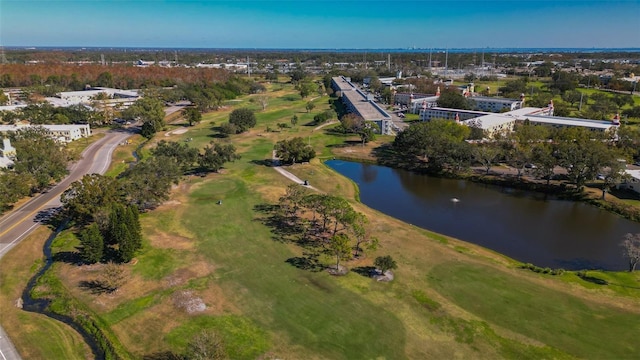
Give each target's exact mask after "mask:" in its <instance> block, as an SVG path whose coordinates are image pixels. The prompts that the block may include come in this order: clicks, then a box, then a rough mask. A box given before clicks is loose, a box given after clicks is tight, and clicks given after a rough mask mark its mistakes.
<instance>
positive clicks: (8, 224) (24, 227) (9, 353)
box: [0, 130, 131, 360]
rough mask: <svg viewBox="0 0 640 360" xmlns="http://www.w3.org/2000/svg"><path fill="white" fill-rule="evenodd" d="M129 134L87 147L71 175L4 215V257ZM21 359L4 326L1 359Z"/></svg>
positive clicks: (0, 252)
mask: <svg viewBox="0 0 640 360" xmlns="http://www.w3.org/2000/svg"><path fill="white" fill-rule="evenodd" d="M129 136H131V132H128V131H126V130H123V131H110V132H108V133H107V134H106V135H105V137H103V138H102V139H100V140H98V141H96V142H95V143H93V144H91V145H89V147H87V149H85V151H84V152H83V153H82V156H81V159H80V160H79V161H78V162H76V163H75V164H73V165H72V166H71V167H70V168H69V176H67V177H66V178H65V179H64V180H62V181H61V182H60V183H59V184H57V185H56V186H54V187H52V188H51V189H49V190H48V191H47V192H46V193H44V194H41V195H39V196H36V197H34V198H33V199H31V200H29V201H28V202H27V203H25V204H24V205H22V206H20V207H19V208H17V209H15V210H13V211H12V212H10V213H9V214H7V215H5V216H4V217H2V218H0V258H2V257H3V256H4V255H5V254H6V253H7V252H8V251H9V250H10V249H11V248H12V247H14V246H15V245H16V244H18V243H19V242H20V241H22V239H24V238H25V237H26V236H27V235H28V234H29V233H30V232H32V231H33V230H35V229H36V228H37V227H38V226H39V225H40V224H41V221H42V218H43V217H44V216H46V215H47V214H49V213H51V212H52V211H55V210H56V209H57V208H58V207H59V206H60V194H62V192H63V191H64V190H66V189H67V188H68V187H69V185H70V184H71V183H72V182H74V181H76V180H78V179H80V178H81V177H82V176H83V175H85V174H91V173H98V174H104V173H105V172H106V171H107V169H108V168H109V164H111V154H112V153H113V150H115V148H116V147H117V146H118V144H120V143H121V142H123V141H124V140H125V139H126V138H127V137H129ZM80 141H82V140H80ZM19 359H21V358H20V356H19V355H18V353H17V351H16V350H15V348H14V347H13V344H11V341H10V340H9V338H8V337H7V335H6V334H5V332H4V330H3V329H2V328H1V327H0V360H19Z"/></svg>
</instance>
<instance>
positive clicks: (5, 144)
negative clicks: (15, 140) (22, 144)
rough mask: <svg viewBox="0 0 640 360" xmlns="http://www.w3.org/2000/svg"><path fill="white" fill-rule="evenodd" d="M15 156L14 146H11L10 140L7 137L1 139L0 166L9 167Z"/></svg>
mask: <svg viewBox="0 0 640 360" xmlns="http://www.w3.org/2000/svg"><path fill="white" fill-rule="evenodd" d="M15 158H16V148H14V147H13V146H11V142H10V141H9V139H7V138H3V139H2V149H0V168H9V167H12V166H13V160H14V159H15Z"/></svg>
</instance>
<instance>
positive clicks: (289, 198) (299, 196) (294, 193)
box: [279, 184, 309, 219]
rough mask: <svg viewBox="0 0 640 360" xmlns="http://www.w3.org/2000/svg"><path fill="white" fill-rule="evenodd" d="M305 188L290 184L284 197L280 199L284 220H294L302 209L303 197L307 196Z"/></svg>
mask: <svg viewBox="0 0 640 360" xmlns="http://www.w3.org/2000/svg"><path fill="white" fill-rule="evenodd" d="M308 192H309V191H308V190H307V188H305V187H304V186H301V185H300V184H290V185H289V186H287V190H286V192H285V194H284V196H282V197H280V202H279V204H280V208H281V209H282V210H283V211H284V215H285V217H286V218H290V219H295V218H296V217H297V216H298V211H300V209H301V208H302V205H303V203H304V199H305V196H307V194H308Z"/></svg>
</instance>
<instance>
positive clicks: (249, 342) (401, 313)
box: [0, 84, 640, 359]
mask: <svg viewBox="0 0 640 360" xmlns="http://www.w3.org/2000/svg"><path fill="white" fill-rule="evenodd" d="M270 86H271V87H272V89H273V88H276V87H277V89H278V90H277V91H274V92H269V95H270V96H271V100H270V102H269V105H268V107H267V109H266V110H265V111H258V112H257V114H256V115H257V119H258V125H257V126H256V127H255V128H254V129H252V130H251V131H249V132H248V133H245V134H241V135H237V136H233V137H231V138H230V139H220V138H218V137H217V136H216V132H215V131H214V130H213V129H214V128H215V127H216V126H219V125H220V124H221V123H222V122H224V121H226V120H227V118H228V114H229V112H230V111H231V110H232V109H233V108H237V107H241V106H249V107H252V108H254V109H258V107H257V105H256V104H255V103H253V102H251V101H250V98H251V97H250V96H249V97H246V98H242V99H239V100H240V101H234V102H233V103H229V104H228V106H226V107H225V108H223V109H220V110H219V111H217V112H212V113H209V114H206V115H205V116H204V119H203V121H202V123H200V124H198V125H197V126H194V127H188V128H186V130H187V131H186V132H184V133H178V132H176V131H175V130H178V129H184V127H183V125H172V126H168V128H167V131H166V132H163V133H161V134H158V135H157V136H156V138H154V140H153V141H152V142H150V143H149V144H148V145H147V146H151V144H153V143H154V142H155V141H159V140H162V139H166V140H174V141H184V140H185V139H188V138H191V139H192V140H191V141H190V142H189V143H190V144H191V145H192V146H197V147H201V146H204V145H205V144H207V143H209V142H210V141H223V142H226V141H231V142H232V143H233V144H234V145H236V147H237V148H238V150H239V152H240V154H241V155H242V158H241V159H240V160H238V161H236V162H235V163H232V164H229V165H228V166H227V167H226V168H225V169H223V171H222V172H221V173H217V174H209V175H207V176H206V177H204V178H201V177H189V178H186V179H185V180H184V181H183V182H181V183H180V185H178V186H176V187H175V189H174V191H173V194H172V197H171V199H170V200H169V201H168V202H167V203H165V204H164V205H162V206H161V207H160V208H158V209H156V210H154V211H152V212H149V213H146V214H143V215H142V218H141V220H142V224H143V232H144V236H145V244H144V248H143V250H142V251H141V252H140V254H139V255H138V256H137V258H136V260H137V261H134V262H132V263H130V264H127V265H126V271H127V273H128V274H129V280H128V282H127V283H126V284H125V285H124V286H123V287H122V288H121V289H120V290H119V291H118V292H116V293H114V294H104V293H101V294H96V293H94V292H91V291H89V290H87V289H86V288H82V287H80V286H78V284H79V283H80V282H81V281H89V280H91V279H94V278H95V276H97V273H98V272H99V265H94V266H76V265H74V264H67V263H59V264H56V267H55V271H56V273H57V274H58V276H59V277H60V278H61V279H62V280H63V283H64V284H65V287H66V288H67V289H68V291H69V292H70V294H71V296H73V297H74V298H75V299H77V300H79V301H81V302H82V303H84V304H86V306H88V307H90V308H91V310H92V311H93V312H95V313H96V314H98V315H99V316H100V318H101V319H102V320H103V321H104V323H105V324H107V325H108V326H109V327H110V328H111V329H112V330H113V332H114V333H115V334H116V335H117V337H118V338H119V340H120V341H121V342H122V344H123V345H124V346H125V347H126V348H127V349H128V350H129V351H130V352H132V353H133V354H134V355H135V356H136V357H139V358H142V357H143V356H144V355H149V354H154V353H159V352H162V351H174V352H182V351H183V350H184V348H185V346H186V343H187V341H188V340H189V339H190V338H191V337H192V336H193V335H194V334H196V333H198V332H199V331H201V330H202V329H205V328H207V329H214V330H216V332H217V333H218V334H219V335H220V336H221V337H222V338H223V339H224V341H225V344H226V347H227V351H228V353H229V356H230V357H231V358H233V359H254V358H265V359H271V358H273V359H275V358H280V359H300V358H305V359H307V358H309V359H371V358H376V359H404V358H407V359H425V358H436V359H442V358H444V359H449V358H464V359H468V358H474V359H476V358H477V359H497V358H510V359H527V358H528V359H541V358H557V359H564V358H593V359H602V358H615V359H627V358H628V359H632V358H635V357H636V355H637V354H638V353H640V348H639V347H638V345H637V344H638V342H637V340H636V339H635V337H634V335H635V332H634V331H632V329H636V328H637V324H638V322H639V321H640V308H639V307H638V306H637V305H638V299H639V298H640V279H639V278H638V275H637V274H628V273H600V272H593V273H591V272H590V273H589V276H591V277H594V278H603V279H606V280H607V281H608V282H609V284H610V285H608V286H603V285H597V284H595V283H593V282H588V281H585V280H583V279H582V278H578V277H577V276H575V274H573V273H567V274H565V275H563V276H555V277H554V276H551V275H541V274H536V273H533V272H531V271H527V270H522V269H519V268H518V263H517V262H515V261H513V260H511V259H507V258H505V257H502V256H500V255H498V254H495V253H494V252H491V251H488V250H486V249H482V248H480V247H478V246H475V245H472V244H467V243H463V242H460V241H457V240H455V239H450V238H447V237H444V236H441V235H438V234H434V233H431V232H429V231H426V230H423V229H420V228H417V227H414V226H412V225H408V224H405V223H402V222H400V221H398V220H396V219H393V218H390V217H388V216H385V215H383V214H381V213H379V212H377V211H375V210H372V209H368V208H366V207H365V206H363V205H362V204H360V203H359V202H358V201H357V199H358V190H357V188H356V186H355V185H354V184H353V183H352V182H351V181H350V180H349V179H346V178H344V177H342V176H340V175H338V174H336V173H334V172H333V171H332V170H330V169H329V168H328V167H326V166H324V165H323V164H322V163H321V162H320V161H318V160H317V159H316V160H313V161H311V162H310V163H308V164H298V165H294V166H292V167H288V168H287V170H289V171H291V172H292V173H294V174H296V175H297V176H299V177H300V178H304V179H309V181H310V182H311V184H312V185H313V186H314V187H316V188H318V189H319V190H320V191H322V192H326V193H330V194H334V195H341V196H344V197H345V198H347V199H349V201H350V202H351V203H352V205H353V207H354V208H355V209H356V210H358V211H360V212H363V213H365V214H366V215H367V217H368V218H369V219H370V220H371V226H372V230H373V233H374V235H375V236H377V237H378V238H379V239H380V243H381V248H380V249H379V250H377V251H376V252H375V253H371V254H368V256H367V257H365V258H363V259H359V260H354V261H349V262H347V263H346V265H347V266H348V267H350V268H351V269H354V268H357V267H363V266H371V265H372V263H373V259H374V258H375V257H376V256H378V255H387V254H389V255H392V256H393V257H394V259H396V261H397V262H398V265H399V268H398V269H397V270H396V272H395V273H396V279H395V280H394V281H393V282H391V283H379V282H376V281H374V280H372V279H370V278H368V277H366V276H362V275H359V274H358V273H356V272H353V271H352V272H350V273H348V274H347V275H346V276H343V277H333V276H331V275H329V274H328V273H326V272H324V271H310V270H305V269H302V268H299V267H296V266H295V264H296V259H298V258H300V257H301V256H303V252H304V251H303V250H302V249H301V248H300V247H297V246H295V245H294V244H290V243H286V242H282V241H280V240H279V238H278V237H277V236H276V235H275V234H274V233H272V231H271V228H270V227H269V226H267V225H266V224H265V221H264V218H265V217H266V214H265V213H264V212H263V211H262V210H261V209H263V208H264V207H265V205H269V204H274V203H275V202H277V200H278V198H279V197H280V196H281V195H283V194H284V190H285V187H286V186H287V185H288V184H289V183H290V181H289V180H287V179H285V178H284V177H282V176H281V175H280V174H278V173H277V172H276V171H275V170H273V169H272V168H270V167H268V166H266V165H264V164H265V162H264V160H266V159H270V158H271V152H272V149H273V145H274V144H275V142H276V141H278V140H280V139H290V138H291V137H294V136H301V137H303V138H305V139H306V140H307V141H308V142H309V143H310V144H311V145H312V146H314V148H315V149H316V151H317V152H318V154H319V155H320V156H321V157H323V158H330V157H332V156H344V157H354V158H361V159H373V157H372V156H371V150H372V149H373V148H374V147H376V146H379V145H380V144H381V143H382V142H384V141H388V140H389V139H388V138H385V137H382V138H381V139H379V140H378V141H376V142H375V143H373V144H369V145H367V146H364V147H363V146H361V145H359V144H357V143H356V142H354V141H353V140H355V138H351V137H341V136H333V135H327V128H323V129H319V130H315V127H314V126H310V125H309V123H310V122H311V120H312V118H313V115H314V114H317V113H319V112H321V111H323V110H325V109H327V108H328V103H327V100H328V98H327V97H321V98H317V99H314V100H313V101H314V103H315V104H316V107H315V109H314V110H313V111H311V112H310V113H307V111H306V110H305V109H304V106H305V104H306V103H307V101H309V99H304V100H303V99H300V97H299V95H297V94H296V92H295V90H294V89H293V88H292V87H291V86H290V85H286V84H284V85H283V84H272V85H270ZM294 114H296V115H297V116H298V117H299V118H300V120H299V123H298V125H297V126H295V127H291V128H285V129H282V130H281V131H269V132H267V131H266V129H267V127H269V128H270V129H277V126H276V125H277V124H278V123H288V124H289V123H290V119H291V117H292V116H293V115H294ZM165 135H167V136H165ZM130 150H131V149H130V148H126V147H122V148H121V151H122V153H121V154H120V155H117V156H119V158H118V159H120V161H121V160H125V161H126V159H127V154H126V152H127V151H130ZM112 171H113V174H115V172H117V171H118V169H117V168H115V169H113V170H112ZM218 200H222V205H218V204H217V202H218ZM40 236H42V235H40ZM34 238H37V236H34ZM58 240H59V241H57V242H56V247H55V248H54V251H69V250H71V249H73V247H74V246H75V244H77V239H75V236H74V235H73V234H70V233H67V234H65V235H64V236H63V237H62V238H60V239H58ZM29 244H32V245H29ZM33 244H37V242H36V240H34V241H33V243H30V242H23V243H22V244H20V245H19V246H18V247H16V249H14V250H13V251H12V253H11V254H9V255H8V256H7V258H5V259H3V261H2V263H0V269H1V270H2V272H0V279H1V280H2V282H1V283H0V286H1V289H2V298H0V300H1V301H2V304H3V308H2V310H3V311H2V314H3V315H2V317H1V318H0V320H2V322H3V325H5V324H8V325H9V326H8V328H7V330H9V331H10V332H11V334H14V331H18V332H17V333H16V334H20V331H25V330H21V329H17V327H19V326H18V324H20V323H21V322H22V320H20V318H19V317H20V316H31V314H28V313H24V312H21V311H19V310H17V309H15V308H14V307H12V306H11V300H12V299H14V298H15V296H16V295H15V293H16V292H17V291H18V290H19V289H20V284H24V282H26V280H25V279H26V278H28V276H29V269H30V268H35V266H32V265H33V264H34V263H35V262H36V261H37V260H38V259H39V256H38V255H37V254H38V251H39V249H38V245H33ZM39 246H41V243H40V245H39ZM22 254H29V256H21V255H22ZM16 255H17V256H16ZM9 260H11V261H9ZM321 261H323V262H325V263H329V261H330V259H326V258H321ZM31 271H34V270H31ZM13 272H16V273H18V274H22V275H21V277H18V278H13V277H9V276H7V275H6V274H8V273H13ZM614 286H617V288H614ZM185 294H187V295H185ZM184 296H190V297H192V298H198V299H201V300H202V301H203V302H204V303H205V304H206V305H207V308H206V310H204V311H202V312H195V313H189V312H187V311H186V310H185V308H184V307H183V306H181V305H180V299H181V298H183V297H184ZM5 310H6V311H5ZM33 316H34V317H36V316H37V315H33ZM24 321H25V323H26V324H28V319H27V320H24ZM12 324H13V325H12ZM33 324H34V325H33V326H35V324H36V321H35V320H33ZM56 326H59V324H53V323H52V324H49V323H45V324H44V325H40V323H38V327H37V329H39V332H35V331H34V334H35V335H33V336H34V338H33V339H31V340H32V343H39V342H40V341H41V340H40V337H42V336H43V335H44V334H45V333H48V332H54V331H55V330H54V329H55V327H56ZM42 329H50V330H47V331H45V330H42ZM59 333H60V335H58V337H59V338H60V340H56V342H58V341H59V342H60V343H61V344H63V346H62V347H63V349H61V350H59V351H64V352H66V353H65V354H68V355H66V356H60V357H59V358H81V357H82V356H83V354H82V352H81V350H82V347H81V346H78V345H77V344H78V341H77V340H74V338H73V336H72V334H69V333H68V332H63V331H60V332H59ZM42 342H44V339H42ZM17 345H18V347H19V348H20V349H21V350H25V349H27V348H28V347H29V345H28V344H27V343H19V344H17ZM46 346H47V345H46V344H43V347H46ZM29 351H33V354H30V355H31V356H29V357H28V358H29V359H44V358H47V357H46V356H45V355H44V354H47V352H46V350H29ZM60 354H63V353H60Z"/></svg>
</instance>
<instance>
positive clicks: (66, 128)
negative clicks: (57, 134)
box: [0, 124, 89, 132]
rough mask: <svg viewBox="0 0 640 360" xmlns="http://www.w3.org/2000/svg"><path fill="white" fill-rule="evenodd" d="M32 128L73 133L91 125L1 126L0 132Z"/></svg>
mask: <svg viewBox="0 0 640 360" xmlns="http://www.w3.org/2000/svg"><path fill="white" fill-rule="evenodd" d="M32 126H41V127H43V128H45V129H47V130H50V131H71V130H75V129H80V128H83V127H88V126H89V125H78V124H76V125H0V132H9V131H18V130H20V129H26V128H29V127H32Z"/></svg>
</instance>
